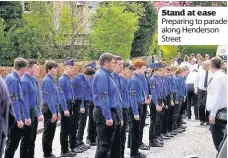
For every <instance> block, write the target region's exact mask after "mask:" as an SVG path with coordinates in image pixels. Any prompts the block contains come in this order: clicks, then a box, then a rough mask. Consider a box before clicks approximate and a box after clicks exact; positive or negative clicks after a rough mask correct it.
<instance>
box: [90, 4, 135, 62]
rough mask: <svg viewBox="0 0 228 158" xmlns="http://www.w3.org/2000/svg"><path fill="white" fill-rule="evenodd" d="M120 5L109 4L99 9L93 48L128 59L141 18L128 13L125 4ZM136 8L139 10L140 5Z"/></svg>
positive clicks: (95, 21)
mask: <svg viewBox="0 0 228 158" xmlns="http://www.w3.org/2000/svg"><path fill="white" fill-rule="evenodd" d="M118 3H119V2H118ZM118 3H117V2H107V3H105V4H102V5H100V6H99V7H98V8H97V14H96V15H95V16H94V19H93V25H92V33H91V36H90V39H91V46H92V48H93V49H94V50H99V51H109V52H112V53H114V54H117V55H121V56H122V57H123V58H125V59H127V58H129V56H130V51H131V44H132V40H133V38H134V32H135V31H136V30H137V29H138V19H139V16H138V14H137V13H134V12H133V11H128V10H127V9H129V8H127V6H126V5H123V3H124V2H122V3H120V4H121V5H120V4H118ZM134 6H135V7H136V6H137V7H136V8H137V10H139V8H140V5H134ZM132 9H134V8H132Z"/></svg>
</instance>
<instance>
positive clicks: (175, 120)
mask: <svg viewBox="0 0 228 158" xmlns="http://www.w3.org/2000/svg"><path fill="white" fill-rule="evenodd" d="M180 111H181V103H180V102H179V103H178V104H176V103H175V106H174V115H173V129H174V130H175V129H177V128H179V125H180Z"/></svg>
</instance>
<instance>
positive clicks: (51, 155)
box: [44, 153, 57, 158]
mask: <svg viewBox="0 0 228 158" xmlns="http://www.w3.org/2000/svg"><path fill="white" fill-rule="evenodd" d="M44 158H57V157H56V156H55V155H54V154H52V153H51V154H49V155H44Z"/></svg>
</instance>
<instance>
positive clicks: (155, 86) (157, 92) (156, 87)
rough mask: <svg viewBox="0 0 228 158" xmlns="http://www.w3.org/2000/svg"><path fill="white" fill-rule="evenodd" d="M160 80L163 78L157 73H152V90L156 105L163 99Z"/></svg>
mask: <svg viewBox="0 0 228 158" xmlns="http://www.w3.org/2000/svg"><path fill="white" fill-rule="evenodd" d="M160 82H161V79H160V78H159V77H158V76H156V75H152V77H151V78H150V91H151V96H152V101H153V103H154V105H158V99H161V88H160V85H161V83H160Z"/></svg>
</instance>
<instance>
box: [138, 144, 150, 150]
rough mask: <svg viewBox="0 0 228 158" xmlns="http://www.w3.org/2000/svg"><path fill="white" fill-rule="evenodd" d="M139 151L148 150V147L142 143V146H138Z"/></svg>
mask: <svg viewBox="0 0 228 158" xmlns="http://www.w3.org/2000/svg"><path fill="white" fill-rule="evenodd" d="M139 149H140V150H150V146H147V145H145V144H144V143H142V144H141V145H140V146H139Z"/></svg>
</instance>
